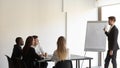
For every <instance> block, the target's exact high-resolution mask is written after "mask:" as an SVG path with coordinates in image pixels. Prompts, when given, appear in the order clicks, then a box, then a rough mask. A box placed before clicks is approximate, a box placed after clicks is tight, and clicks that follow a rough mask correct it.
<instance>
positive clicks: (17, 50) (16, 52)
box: [11, 45, 22, 60]
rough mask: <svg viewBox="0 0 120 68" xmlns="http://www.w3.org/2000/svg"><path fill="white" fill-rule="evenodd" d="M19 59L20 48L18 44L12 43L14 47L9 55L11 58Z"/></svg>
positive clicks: (20, 56) (20, 55)
mask: <svg viewBox="0 0 120 68" xmlns="http://www.w3.org/2000/svg"><path fill="white" fill-rule="evenodd" d="M17 58H18V59H21V58H22V49H21V47H20V45H14V48H13V53H12V56H11V59H13V60H14V59H17Z"/></svg>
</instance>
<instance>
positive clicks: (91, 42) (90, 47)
mask: <svg viewBox="0 0 120 68" xmlns="http://www.w3.org/2000/svg"><path fill="white" fill-rule="evenodd" d="M106 24H107V21H88V22H87V30H86V38H85V48H84V50H85V51H95V52H103V51H105V49H106V36H105V33H104V31H103V28H104V27H105V26H106Z"/></svg>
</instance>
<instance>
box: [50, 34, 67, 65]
mask: <svg viewBox="0 0 120 68" xmlns="http://www.w3.org/2000/svg"><path fill="white" fill-rule="evenodd" d="M51 59H52V60H53V61H55V64H56V63H57V62H58V61H63V60H66V59H69V49H67V48H66V40H65V38H64V37H63V36H60V37H59V38H58V40H57V49H56V50H55V51H54V54H53V56H52V58H51Z"/></svg>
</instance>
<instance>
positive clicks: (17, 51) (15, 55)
mask: <svg viewBox="0 0 120 68" xmlns="http://www.w3.org/2000/svg"><path fill="white" fill-rule="evenodd" d="M15 42H16V44H15V45H14V48H13V52H12V56H11V59H12V60H13V63H14V65H15V68H18V67H19V64H18V63H17V61H18V60H22V58H23V52H22V48H21V46H23V44H24V42H23V39H22V38H21V37H17V38H16V40H15Z"/></svg>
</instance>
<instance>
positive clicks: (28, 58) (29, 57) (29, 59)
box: [23, 47, 42, 68]
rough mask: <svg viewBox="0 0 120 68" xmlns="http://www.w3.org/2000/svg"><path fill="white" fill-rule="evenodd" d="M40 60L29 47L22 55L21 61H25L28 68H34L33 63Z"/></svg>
mask: <svg viewBox="0 0 120 68" xmlns="http://www.w3.org/2000/svg"><path fill="white" fill-rule="evenodd" d="M40 59H42V58H41V57H40V56H38V55H37V54H36V52H35V49H34V48H32V47H30V48H29V50H28V52H27V53H26V54H23V60H24V61H25V63H26V65H27V67H28V68H35V65H34V62H35V61H36V60H40Z"/></svg>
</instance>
